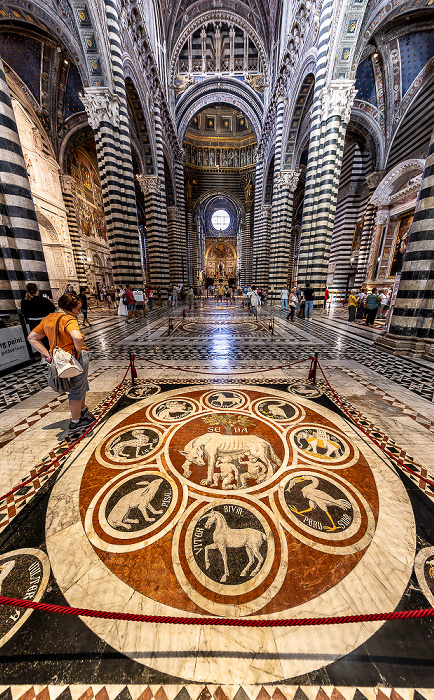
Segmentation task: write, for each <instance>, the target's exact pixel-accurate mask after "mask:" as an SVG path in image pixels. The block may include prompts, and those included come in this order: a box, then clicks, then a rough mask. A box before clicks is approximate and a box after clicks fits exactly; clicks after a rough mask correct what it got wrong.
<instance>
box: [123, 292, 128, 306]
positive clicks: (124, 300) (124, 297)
mask: <svg viewBox="0 0 434 700" xmlns="http://www.w3.org/2000/svg"><path fill="white" fill-rule="evenodd" d="M122 303H123V304H125V306H128V297H127V295H126V294H124V295H123V296H122Z"/></svg>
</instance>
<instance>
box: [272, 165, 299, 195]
mask: <svg viewBox="0 0 434 700" xmlns="http://www.w3.org/2000/svg"><path fill="white" fill-rule="evenodd" d="M299 178H300V173H298V172H297V171H296V170H281V171H280V172H279V173H277V186H278V188H279V190H283V189H288V190H289V191H290V192H295V190H296V188H297V184H298V180H299Z"/></svg>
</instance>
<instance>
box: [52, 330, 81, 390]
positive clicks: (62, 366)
mask: <svg viewBox="0 0 434 700" xmlns="http://www.w3.org/2000/svg"><path fill="white" fill-rule="evenodd" d="M61 318H62V316H59V318H58V319H57V322H56V330H55V338H54V348H53V350H52V352H51V355H52V357H53V362H54V364H55V367H56V371H57V374H58V375H59V377H60V379H68V378H70V377H76V376H77V375H79V374H82V372H83V367H82V366H81V364H80V363H79V362H78V360H76V359H75V357H74V356H73V355H71V353H70V352H67V351H66V350H62V348H59V346H58V345H57V335H58V332H59V324H60V319H61Z"/></svg>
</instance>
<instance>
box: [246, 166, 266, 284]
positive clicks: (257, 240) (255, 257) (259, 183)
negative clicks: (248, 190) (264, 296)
mask: <svg viewBox="0 0 434 700" xmlns="http://www.w3.org/2000/svg"><path fill="white" fill-rule="evenodd" d="M263 188H264V161H263V160H257V162H256V173H255V200H254V210H253V242H252V276H251V279H249V280H247V283H248V284H251V283H252V282H253V283H254V284H256V285H259V279H258V273H259V270H258V266H259V259H260V258H262V256H263V252H262V245H263V236H262V223H263V219H262V213H261V211H262V198H263Z"/></svg>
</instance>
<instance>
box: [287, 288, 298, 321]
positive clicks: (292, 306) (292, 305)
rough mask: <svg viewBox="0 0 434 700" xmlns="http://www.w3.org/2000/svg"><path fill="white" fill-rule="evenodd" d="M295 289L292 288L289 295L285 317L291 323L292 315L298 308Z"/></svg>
mask: <svg viewBox="0 0 434 700" xmlns="http://www.w3.org/2000/svg"><path fill="white" fill-rule="evenodd" d="M296 291H297V290H296V288H295V287H293V288H292V289H291V291H290V293H289V314H288V315H287V316H286V318H287V319H288V316H289V318H290V320H291V321H293V320H294V314H295V312H296V310H297V308H298V297H297V294H296Z"/></svg>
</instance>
